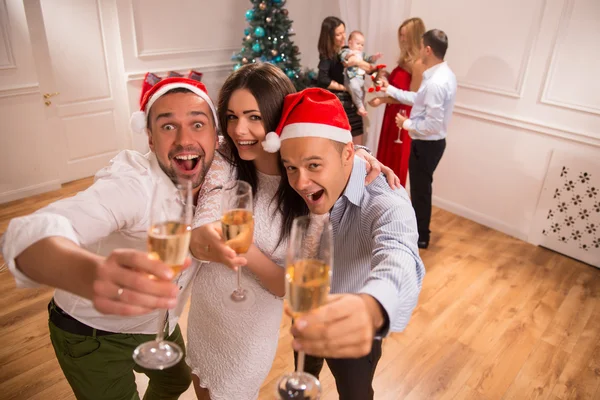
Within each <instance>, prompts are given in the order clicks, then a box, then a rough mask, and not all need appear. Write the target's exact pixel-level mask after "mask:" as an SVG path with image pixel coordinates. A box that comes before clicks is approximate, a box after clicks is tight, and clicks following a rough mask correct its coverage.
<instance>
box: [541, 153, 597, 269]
mask: <svg viewBox="0 0 600 400" xmlns="http://www.w3.org/2000/svg"><path fill="white" fill-rule="evenodd" d="M534 229H535V232H534V233H535V234H536V236H537V239H538V240H537V241H538V242H539V244H540V245H542V246H544V247H548V248H550V249H553V250H556V251H558V252H560V253H563V254H566V255H568V256H570V257H573V258H575V259H578V260H581V261H583V262H586V263H588V264H591V265H594V266H596V267H599V268H600V164H598V163H597V162H594V161H593V160H585V159H584V158H580V157H575V156H572V155H567V154H563V153H559V152H555V153H554V154H553V156H552V160H551V162H550V167H549V169H548V172H547V175H546V180H545V181H544V188H543V190H542V194H541V198H540V202H539V204H538V208H537V210H536V215H535V228H534Z"/></svg>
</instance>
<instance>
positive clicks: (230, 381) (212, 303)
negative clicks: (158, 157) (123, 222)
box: [186, 155, 287, 400]
mask: <svg viewBox="0 0 600 400" xmlns="http://www.w3.org/2000/svg"><path fill="white" fill-rule="evenodd" d="M233 179H235V173H234V172H233V171H231V167H230V166H229V164H227V163H226V161H224V160H223V159H222V158H221V157H220V156H217V155H215V159H214V161H213V165H212V167H211V172H209V174H207V178H206V181H205V183H204V185H203V191H204V192H210V190H211V189H212V188H213V187H215V186H217V185H222V184H223V183H224V182H227V181H228V180H233ZM280 179H281V178H280V177H279V176H269V175H265V174H262V173H258V189H257V191H256V196H255V199H254V229H255V231H254V244H255V245H256V246H257V247H258V248H259V249H260V250H261V251H262V252H263V253H264V254H265V255H267V256H268V257H269V258H270V259H271V260H272V261H273V262H275V263H276V264H278V265H280V266H282V267H283V265H284V257H285V249H286V247H287V241H286V242H282V244H281V245H279V246H277V243H278V241H279V232H280V230H281V227H282V218H281V214H280V213H279V212H277V202H276V201H271V200H272V199H273V196H274V194H275V192H276V191H277V187H278V185H279V181H280ZM215 193H219V194H218V195H215ZM220 199H221V196H220V192H219V191H214V192H212V193H208V194H203V195H202V196H201V200H200V201H199V204H198V209H197V211H196V216H195V218H194V223H193V226H194V227H197V226H201V225H203V224H205V223H208V222H213V221H215V220H217V219H219V217H220ZM241 283H242V287H244V288H249V289H251V290H253V291H254V294H255V298H256V299H255V303H254V305H253V306H252V307H251V308H250V309H247V310H243V311H237V310H231V309H229V308H227V307H226V306H225V304H224V302H223V296H224V295H225V294H226V293H231V292H232V291H233V290H234V289H235V286H236V272H234V271H232V270H231V269H229V268H227V267H226V266H224V265H222V264H218V263H214V262H211V263H205V264H203V265H202V266H201V267H200V269H199V271H198V273H197V275H196V277H195V280H194V283H193V289H192V295H191V306H190V313H189V319H188V344H187V357H186V361H187V363H188V365H189V366H190V368H191V369H192V373H193V374H194V375H196V376H198V378H199V379H200V386H202V387H203V388H206V389H208V390H209V391H210V396H211V399H212V400H252V399H256V398H258V392H259V389H260V386H261V385H262V383H263V381H264V380H265V378H266V377H267V375H268V373H269V371H270V369H271V364H272V363H273V359H274V357H275V352H276V350H277V342H278V339H279V325H280V323H281V317H282V311H283V299H282V298H280V297H277V296H274V295H273V294H271V293H270V292H269V291H267V289H265V288H264V287H262V286H261V284H260V283H259V281H258V279H257V278H256V277H255V275H254V274H252V273H251V272H249V271H248V269H247V268H243V269H242V282H241Z"/></svg>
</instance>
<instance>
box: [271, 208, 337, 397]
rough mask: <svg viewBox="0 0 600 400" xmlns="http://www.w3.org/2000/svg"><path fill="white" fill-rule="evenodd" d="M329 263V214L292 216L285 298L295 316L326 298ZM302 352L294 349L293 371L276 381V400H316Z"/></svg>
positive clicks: (318, 388)
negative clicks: (295, 355) (294, 365)
mask: <svg viewBox="0 0 600 400" xmlns="http://www.w3.org/2000/svg"><path fill="white" fill-rule="evenodd" d="M332 266H333V234H332V231H331V225H330V223H329V215H328V214H325V215H313V216H312V217H298V218H296V219H294V223H293V225H292V232H291V235H290V244H289V248H288V253H287V259H286V274H285V283H286V300H287V302H288V303H289V306H290V307H291V309H292V315H293V318H294V319H296V318H298V317H300V316H302V315H303V314H305V313H308V312H310V311H311V310H313V309H316V308H318V307H320V306H322V305H323V304H325V302H326V301H327V295H328V294H329V285H330V282H331V274H332ZM304 357H305V354H304V352H302V351H300V352H298V363H297V368H296V372H292V373H290V374H287V375H284V376H283V377H282V378H281V379H280V380H279V382H278V384H277V395H278V396H279V399H280V400H288V399H304V400H317V399H319V398H320V396H321V383H320V382H319V380H318V379H317V378H316V377H314V376H313V375H311V374H309V373H306V372H304Z"/></svg>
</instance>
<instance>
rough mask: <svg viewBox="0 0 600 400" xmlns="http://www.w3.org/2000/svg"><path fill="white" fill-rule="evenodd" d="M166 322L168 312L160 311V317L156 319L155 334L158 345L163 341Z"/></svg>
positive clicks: (167, 320)
mask: <svg viewBox="0 0 600 400" xmlns="http://www.w3.org/2000/svg"><path fill="white" fill-rule="evenodd" d="M168 322H169V310H160V316H159V318H158V333H157V334H156V341H157V342H158V343H160V342H162V341H163V340H165V330H166V329H167V323H168Z"/></svg>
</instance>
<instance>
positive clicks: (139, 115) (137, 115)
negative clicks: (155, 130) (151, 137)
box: [129, 111, 146, 133]
mask: <svg viewBox="0 0 600 400" xmlns="http://www.w3.org/2000/svg"><path fill="white" fill-rule="evenodd" d="M129 126H130V127H131V131H132V132H133V133H144V132H146V113H145V112H143V111H135V112H134V113H132V114H131V118H130V119H129Z"/></svg>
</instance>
